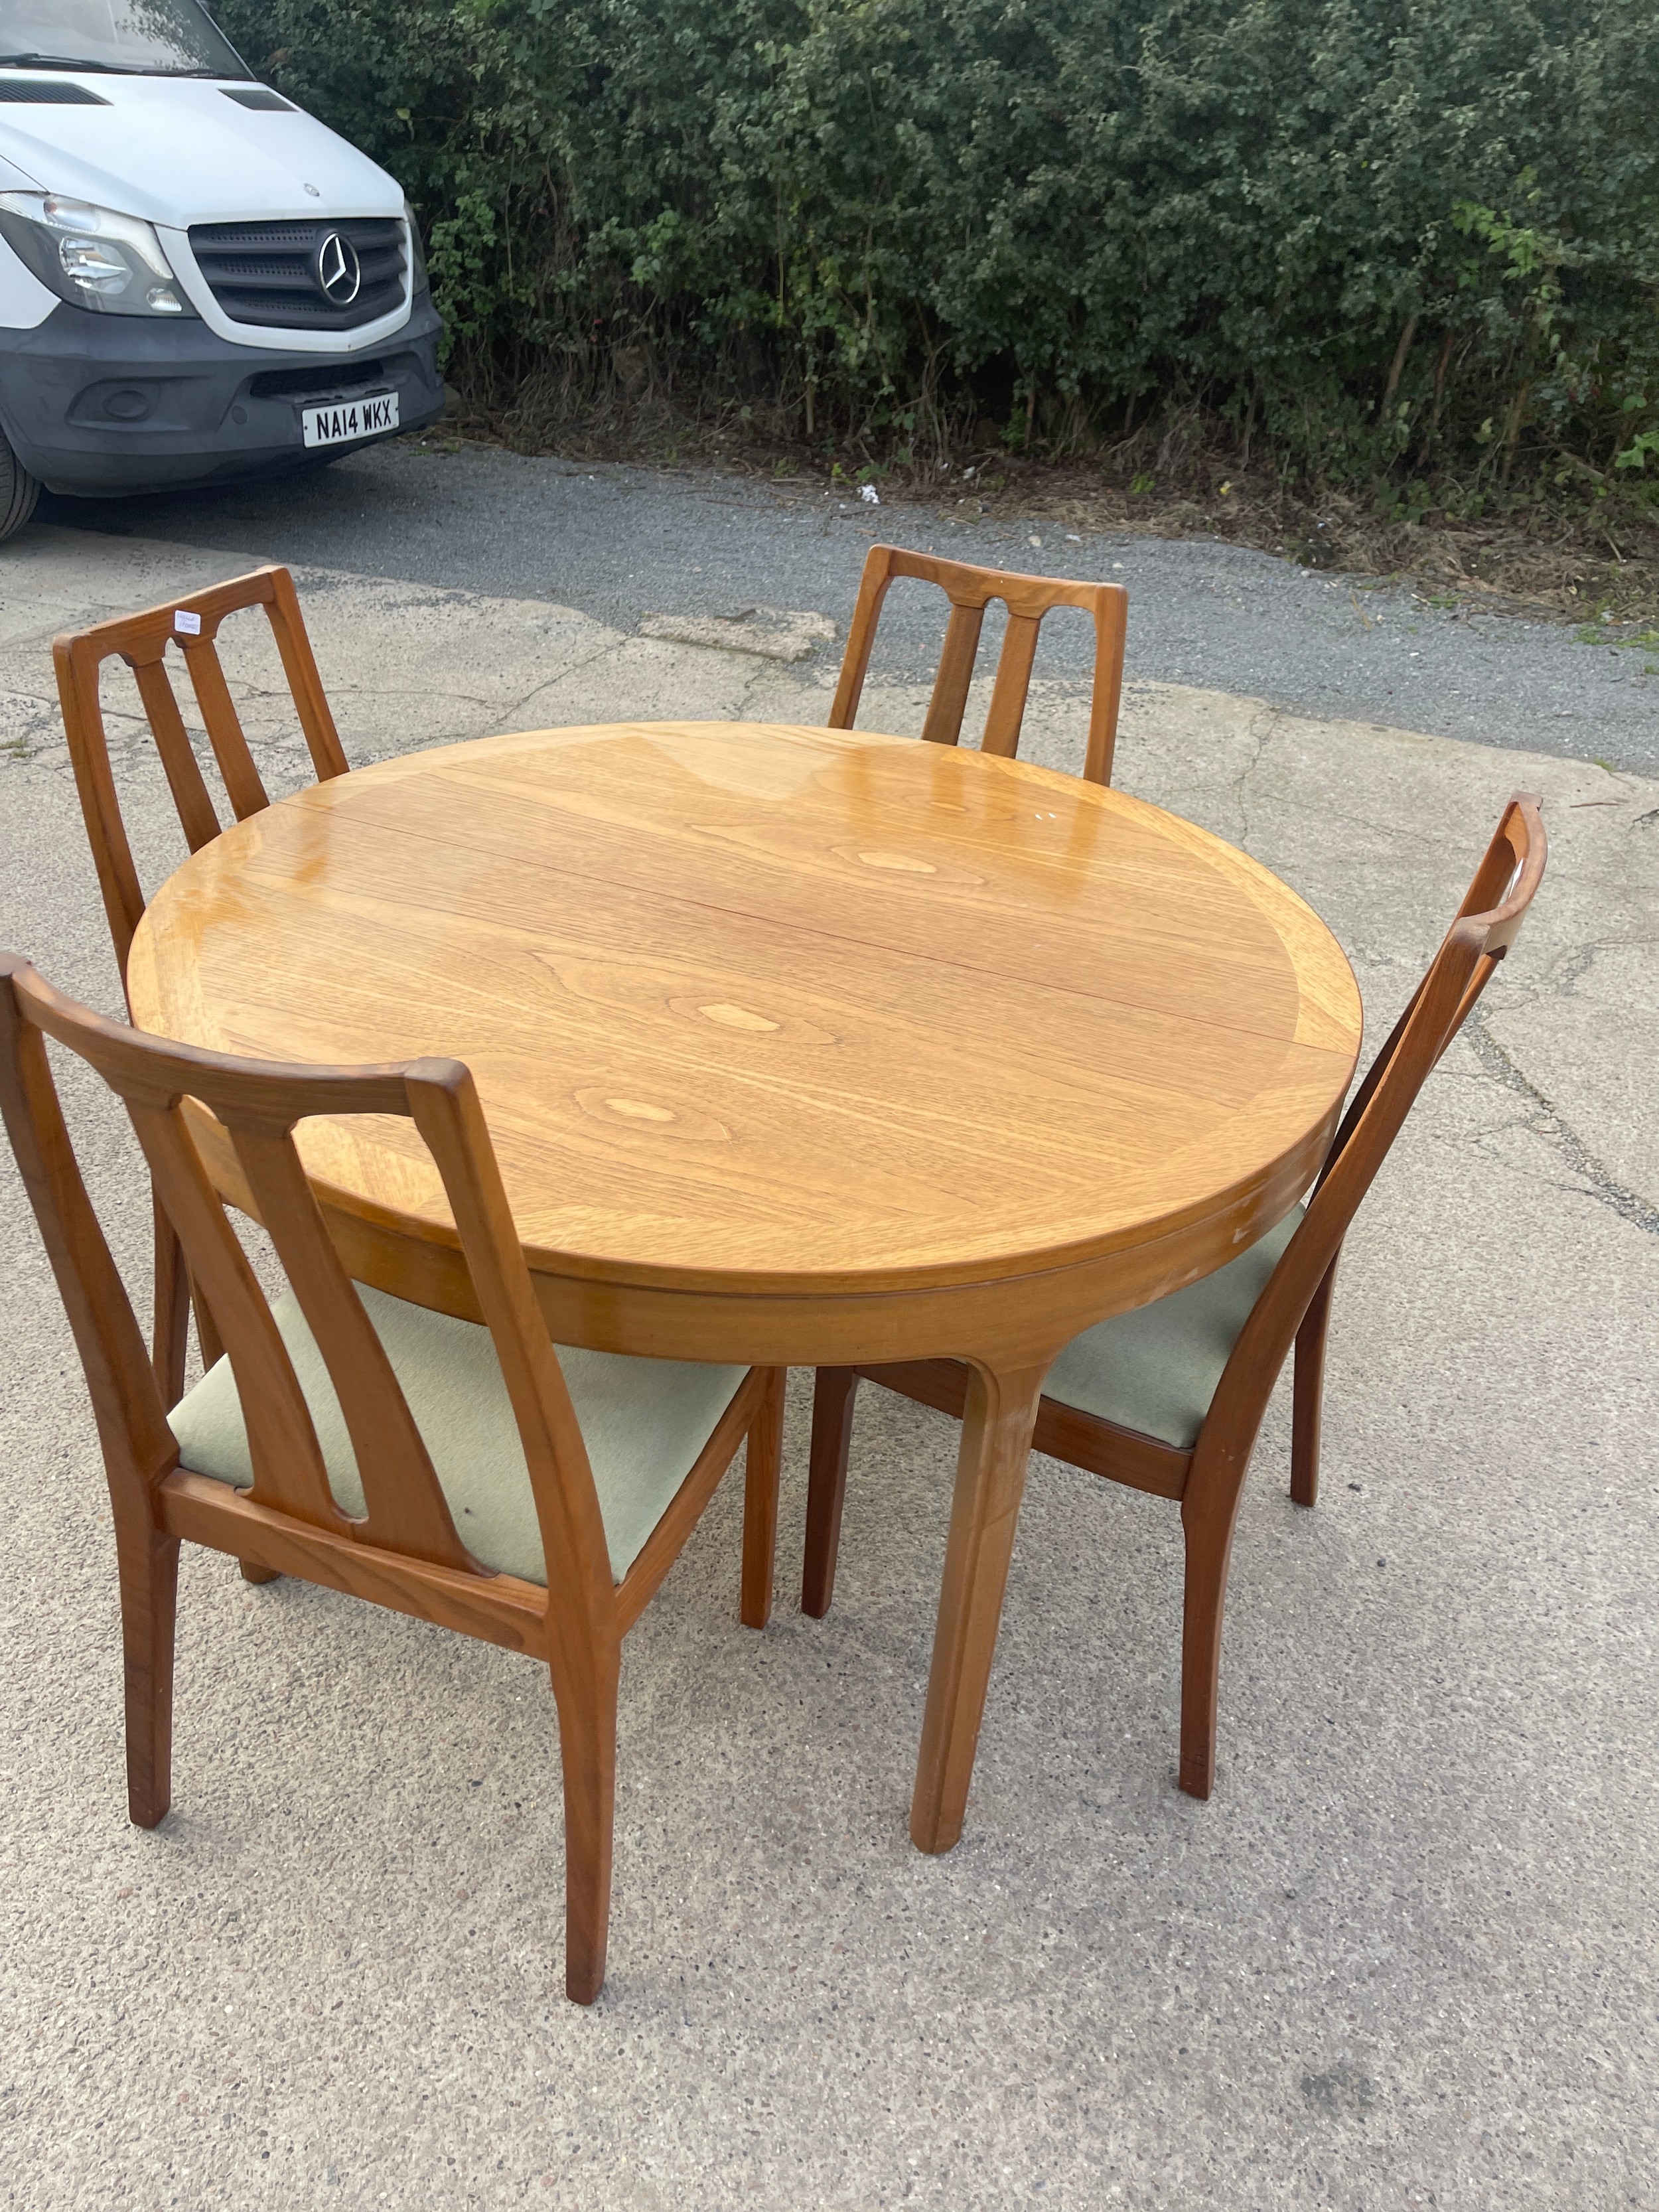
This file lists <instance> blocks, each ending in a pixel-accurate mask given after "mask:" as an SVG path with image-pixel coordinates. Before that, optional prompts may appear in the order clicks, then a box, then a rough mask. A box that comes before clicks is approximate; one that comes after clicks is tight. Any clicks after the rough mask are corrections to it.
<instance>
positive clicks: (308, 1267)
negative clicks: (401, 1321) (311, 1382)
mask: <svg viewBox="0 0 1659 2212" xmlns="http://www.w3.org/2000/svg"><path fill="white" fill-rule="evenodd" d="M228 1127H229V1131H230V1139H231V1142H232V1144H233V1145H234V1147H235V1151H236V1157H237V1159H238V1160H239V1161H240V1164H241V1169H242V1172H243V1174H244V1175H245V1176H246V1178H247V1183H248V1188H249V1189H250V1190H251V1191H252V1194H253V1199H254V1202H255V1204H256V1205H257V1206H258V1211H259V1218H260V1220H261V1221H262V1222H264V1224H265V1226H266V1233H267V1234H268V1235H269V1237H270V1241H271V1243H273V1244H274V1245H275V1246H276V1256H277V1258H278V1259H279V1260H280V1261H282V1263H283V1273H285V1274H286V1275H287V1277H288V1279H289V1285H291V1287H292V1289H293V1291H294V1294H295V1297H296V1298H298V1300H299V1302H300V1307H301V1311H302V1312H303V1313H304V1315H305V1316H306V1319H307V1322H308V1323H309V1324H310V1328H311V1333H312V1335H313V1338H314V1339H315V1340H316V1344H317V1349H318V1351H319V1352H320V1353H321V1355H322V1358H323V1364H324V1365H325V1367H326V1368H327V1370H328V1376H329V1380H330V1382H331V1383H332V1384H333V1385H334V1394H335V1395H336V1397H337V1399H338V1400H339V1401H340V1411H341V1413H343V1416H344V1417H345V1425H346V1430H347V1432H348V1434H349V1436H350V1438H351V1449H352V1453H353V1455H354V1457H355V1458H356V1462H357V1472H358V1474H359V1475H360V1477H361V1478H362V1486H363V1498H364V1501H365V1503H366V1504H367V1506H368V1514H367V1521H366V1526H365V1528H364V1532H363V1533H364V1534H365V1535H366V1536H367V1537H368V1541H370V1542H372V1543H376V1544H383V1545H385V1546H386V1547H387V1548H388V1549H389V1550H392V1551H398V1552H406V1553H409V1554H410V1556H411V1557H412V1558H414V1559H428V1560H430V1561H432V1562H433V1563H434V1564H435V1565H438V1566H448V1567H463V1568H465V1567H466V1566H468V1565H471V1559H470V1557H469V1555H468V1553H467V1550H466V1547H465V1545H464V1544H463V1543H462V1542H461V1540H460V1538H459V1536H458V1535H457V1534H456V1533H455V1523H454V1521H453V1518H452V1516H451V1514H450V1511H449V1507H448V1504H447V1502H446V1500H445V1498H444V1494H443V1492H442V1491H441V1489H440V1487H439V1486H438V1479H437V1476H436V1474H435V1472H434V1470H433V1466H432V1461H431V1458H430V1456H429V1455H428V1451H427V1448H426V1444H425V1443H424V1441H423V1439H422V1436H421V1432H420V1431H419V1429H417V1428H416V1425H415V1419H414V1416H413V1414H412V1413H410V1410H409V1401H407V1399H405V1397H404V1394H403V1391H402V1389H401V1388H400V1387H399V1385H398V1379H397V1376H395V1375H394V1374H393V1372H392V1362H391V1361H390V1360H389V1359H388V1358H386V1350H385V1347H384V1346H383V1345H382V1344H381V1342H380V1338H379V1336H378V1335H377V1334H375V1330H374V1323H373V1322H371V1321H370V1320H369V1318H368V1315H367V1313H365V1312H364V1310H363V1302H362V1299H361V1298H360V1297H358V1295H357V1293H356V1290H355V1289H354V1288H353V1286H352V1284H351V1282H350V1279H349V1277H348V1276H347V1274H346V1272H345V1269H344V1268H343V1267H342V1266H341V1265H340V1260H339V1255H338V1254H337V1252H336V1251H335V1249H334V1247H333V1244H332V1243H331V1242H330V1239H329V1234H328V1230H327V1228H326V1226H325V1224H324V1221H323V1217H322V1213H321V1211H320V1210H319V1206H318V1204H317V1201H316V1199H315V1198H314V1197H313V1194H312V1190H311V1186H310V1184H309V1183H308V1182H307V1180H306V1175H305V1170H304V1169H303V1168H302V1167H301V1164H300V1160H299V1155H298V1154H297V1153H296V1152H295V1148H294V1139H293V1136H292V1134H291V1133H290V1132H289V1130H288V1129H285V1128H275V1127H270V1128H267V1127H257V1126H255V1125H252V1124H250V1123H249V1122H246V1121H231V1122H230V1123H229V1124H228Z"/></svg>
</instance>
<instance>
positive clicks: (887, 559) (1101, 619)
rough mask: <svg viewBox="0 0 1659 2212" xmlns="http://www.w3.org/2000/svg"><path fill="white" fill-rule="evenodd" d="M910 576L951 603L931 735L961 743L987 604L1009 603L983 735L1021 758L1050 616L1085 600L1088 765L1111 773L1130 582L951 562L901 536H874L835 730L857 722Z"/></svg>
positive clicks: (1098, 775)
mask: <svg viewBox="0 0 1659 2212" xmlns="http://www.w3.org/2000/svg"><path fill="white" fill-rule="evenodd" d="M900 576H908V577H914V578H916V579H918V580H921V581H922V582H925V583H930V584H934V585H937V586H939V589H940V590H941V591H942V592H945V596H946V598H947V599H949V600H950V603H951V616H950V620H949V622H948V623H947V625H946V628H945V646H944V650H943V652H942V653H941V655H940V659H939V672H938V675H937V676H936V678H935V679H934V686H933V698H932V700H931V702H930V703H929V706H928V709H927V720H926V722H925V724H924V726H923V728H922V735H923V737H924V738H928V739H930V740H931V741H932V742H933V743H934V744H957V742H958V740H959V739H960V737H961V734H962V724H963V716H964V714H965V713H966V711H967V704H968V693H969V686H970V685H971V684H972V682H973V674H974V665H975V659H976V658H977V655H978V650H979V641H980V633H981V626H982V624H983V622H984V618H985V611H986V609H987V607H988V606H989V605H991V604H992V602H993V601H994V600H996V601H1000V603H1001V604H1002V605H1004V606H1005V607H1006V609H1007V612H1008V623H1007V629H1006V632H1005V634H1004V637H1003V642H1002V649H1001V653H1000V656H999V659H998V662H997V673H996V680H995V682H994V685H993V687H992V693H991V704H990V708H989V710H988V713H987V717H986V722H985V729H984V732H983V734H982V736H981V740H980V746H981V750H982V751H984V752H990V753H996V754H999V755H1000V756H1001V757H1003V758H1005V759H1012V757H1013V756H1014V755H1015V753H1016V752H1017V751H1018V746H1019V734H1020V727H1021V725H1022V723H1023V721H1024V714H1025V706H1026V701H1027V698H1028V696H1029V695H1030V684H1031V669H1032V665H1033V663H1034V660H1035V658H1036V643H1037V634H1038V630H1039V629H1040V626H1041V624H1042V618H1043V617H1044V616H1045V615H1047V614H1048V613H1049V612H1050V611H1051V610H1052V609H1054V607H1061V606H1070V607H1080V608H1082V609H1083V610H1084V611H1085V612H1087V613H1088V614H1089V615H1090V616H1091V617H1092V618H1093V621H1094V625H1095V676H1094V687H1093V690H1092V693H1091V698H1090V705H1089V733H1088V743H1087V749H1086V751H1085V757H1084V765H1083V773H1084V775H1085V777H1086V778H1087V779H1088V781H1090V782H1091V783H1109V782H1110V781H1111V775H1112V755H1113V751H1114V749H1115V744H1116V738H1117V718H1118V709H1119V705H1120V702H1121V695H1122V689H1123V649H1124V640H1125V635H1126V630H1127V617H1128V594H1127V592H1126V591H1125V590H1124V589H1123V587H1122V586H1121V584H1084V583H1075V582H1072V581H1068V580H1066V579H1064V578H1060V577H1051V576H1022V575H1018V574H1015V573H1013V572H1012V571H1010V570H1003V569H997V568H975V567H974V566H972V565H971V564H970V563H969V562H963V561H943V560H939V559H937V558H936V557H935V556H933V555H932V554H925V553H908V552H906V551H905V550H903V549H902V547H899V546H896V545H872V547H871V548H870V550H869V553H868V554H867V555H866V558H865V563H864V575H863V578H862V580H861V581H860V585H859V596H858V604H857V605H856V606H855V607H854V611H853V620H852V623H851V625H850V626H849V628H848V633H847V649H846V651H845V653H843V655H842V666H841V677H840V680H839V682H838V683H837V684H836V696H835V700H834V702H833V704H832V705H831V707H830V709H829V727H830V728H831V729H832V730H850V729H851V728H852V727H853V724H854V718H855V717H856V715H857V714H858V708H859V702H860V699H861V698H862V696H863V694H864V684H865V679H866V677H867V675H868V674H869V670H870V657H871V653H872V650H873V648H874V646H875V641H876V631H877V627H878V623H879V622H880V618H881V610H882V606H883V604H884V601H885V599H886V597H887V593H888V591H889V589H890V586H891V585H892V583H893V581H894V580H895V579H896V577H900Z"/></svg>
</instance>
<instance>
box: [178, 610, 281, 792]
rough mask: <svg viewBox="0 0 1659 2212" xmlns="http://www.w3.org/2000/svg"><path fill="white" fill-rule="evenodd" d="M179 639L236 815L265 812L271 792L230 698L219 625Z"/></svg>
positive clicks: (197, 701)
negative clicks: (222, 658)
mask: <svg viewBox="0 0 1659 2212" xmlns="http://www.w3.org/2000/svg"><path fill="white" fill-rule="evenodd" d="M179 645H180V646H181V647H183V650H184V655H185V667H186V668H187V669H188V670H189V671H190V681H191V689H192V690H194V692H195V694H196V703H197V706H198V707H199V708H201V710H202V722H203V726H204V728H205V729H206V731H207V733H208V743H209V744H210V745H211V746H212V747H213V757H214V759H215V760H216V761H217V762H218V763H219V773H220V775H222V777H223V778H224V784H225V796H226V797H227V798H228V799H229V801H230V804H231V807H232V810H233V811H234V814H235V816H236V819H237V820H238V821H239V822H246V820H247V818H248V817H249V815H250V814H263V813H264V810H265V808H266V807H267V806H269V805H270V793H268V792H267V791H266V789H265V787H264V784H263V783H262V782H261V781H260V780H259V771H258V769H257V768H255V766H254V765H253V755H252V753H251V752H250V751H249V750H248V742H247V733H246V731H245V730H244V729H243V727H242V724H241V718H240V715H239V714H237V712H236V708H235V704H234V701H233V700H232V698H231V696H230V686H229V684H227V683H226V681H225V671H224V669H223V667H222V665H221V664H220V660H219V651H218V631H217V625H215V628H214V629H213V630H212V631H209V630H208V629H207V627H206V625H205V623H204V625H203V629H202V635H200V636H199V637H185V638H180V639H179Z"/></svg>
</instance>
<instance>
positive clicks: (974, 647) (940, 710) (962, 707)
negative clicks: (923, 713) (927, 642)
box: [921, 603, 985, 745]
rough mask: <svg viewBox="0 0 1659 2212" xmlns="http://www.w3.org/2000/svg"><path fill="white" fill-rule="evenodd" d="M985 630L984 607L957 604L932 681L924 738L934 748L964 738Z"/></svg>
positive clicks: (922, 730)
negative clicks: (980, 637)
mask: <svg viewBox="0 0 1659 2212" xmlns="http://www.w3.org/2000/svg"><path fill="white" fill-rule="evenodd" d="M984 627H985V610H984V608H983V607H963V606H958V605H955V604H954V603H953V604H952V605H951V618H950V620H949V621H948V622H947V623H945V645H944V648H943V650H942V651H941V652H940V653H939V673H938V675H937V676H935V678H933V697H932V698H931V699H930V700H929V701H928V702H927V720H925V721H924V722H923V724H922V726H921V734H922V736H923V737H924V738H927V740H928V742H929V743H930V744H936V745H953V744H956V742H957V739H958V738H960V737H961V735H962V718H963V715H964V714H966V713H967V711H968V693H969V689H970V688H971V686H972V684H973V681H974V663H975V660H977V659H978V658H979V634H980V632H981V629H983V628H984Z"/></svg>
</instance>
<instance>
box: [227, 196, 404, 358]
mask: <svg viewBox="0 0 1659 2212" xmlns="http://www.w3.org/2000/svg"><path fill="white" fill-rule="evenodd" d="M190 250H191V252H192V253H193V254H194V255H195V256H196V265H197V268H198V269H200V270H201V272H202V274H203V276H204V277H205V278H206V279H207V282H208V285H209V289H210V290H211V292H212V294H213V296H214V298H215V299H216V301H218V302H219V305H220V307H222V309H223V310H224V312H225V313H226V314H227V315H228V316H229V318H230V319H231V321H232V322H233V323H249V324H253V325H258V326H259V327H261V328H263V329H265V330H279V331H353V330H356V329H357V328H358V327H359V326H360V325H362V324H364V323H372V322H374V321H375V320H376V319H378V318H379V317H380V316H381V315H387V314H390V313H392V309H393V308H394V307H398V306H400V305H401V304H402V301H403V297H404V269H405V267H406V265H407V238H406V233H405V231H404V225H403V222H401V220H400V219H399V218H398V217H397V216H350V217H348V218H346V219H345V220H343V221H342V222H198V223H197V224H195V225H194V226H193V227H192V228H191V232H190ZM354 281H355V285H356V289H355V290H354V289H353V284H354Z"/></svg>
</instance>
